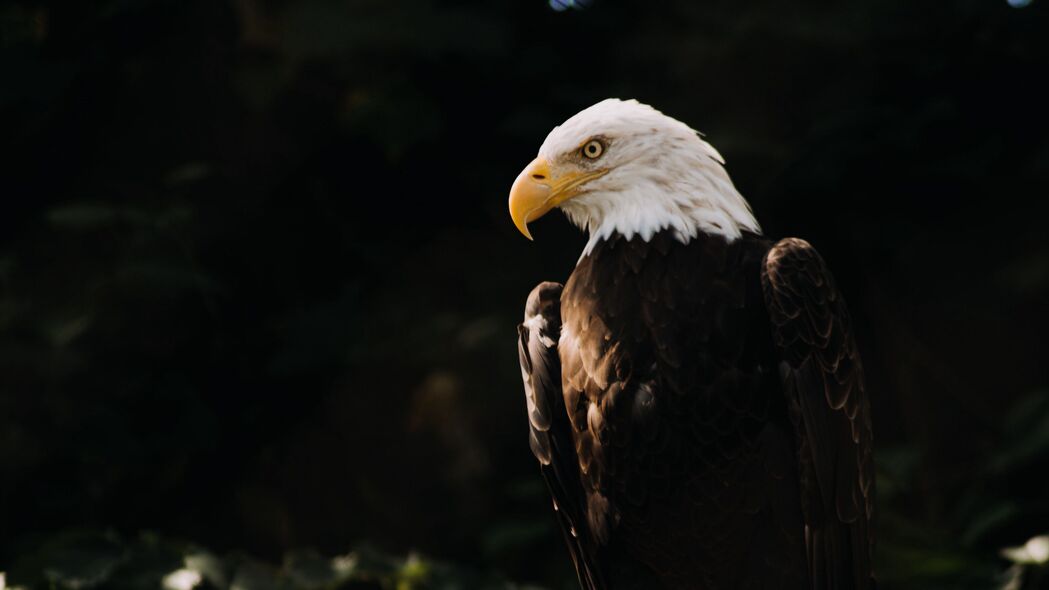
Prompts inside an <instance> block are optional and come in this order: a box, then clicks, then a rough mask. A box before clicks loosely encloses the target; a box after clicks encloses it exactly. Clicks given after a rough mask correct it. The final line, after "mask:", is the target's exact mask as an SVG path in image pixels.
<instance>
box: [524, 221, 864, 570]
mask: <svg viewBox="0 0 1049 590" xmlns="http://www.w3.org/2000/svg"><path fill="white" fill-rule="evenodd" d="M520 355H521V367H522V373H523V376H524V382H525V392H526V396H527V400H528V415H529V423H530V427H531V428H530V437H531V447H532V450H533V452H534V453H535V456H536V458H537V459H538V460H539V462H540V464H541V466H542V473H543V476H544V478H545V480H546V483H547V485H548V486H549V489H550V493H551V495H552V496H553V499H554V505H555V508H556V509H557V518H558V520H559V522H560V524H561V528H562V530H563V531H564V537H565V540H566V542H567V545H568V547H569V551H570V554H571V557H572V560H573V562H574V564H575V566H576V570H577V572H578V574H579V582H580V585H581V586H582V587H583V588H585V589H615V590H619V589H624V588H646V589H659V588H667V589H669V588H674V589H708V588H709V589H729V588H732V589H735V588H755V589H770V588H789V589H802V588H804V589H817V588H818V589H831V588H834V589H865V588H872V587H873V582H872V580H871V565H870V555H871V547H872V540H871V530H870V519H871V514H872V495H873V479H874V476H873V466H872V460H871V424H870V412H869V409H868V402H867V398H866V395H865V393H864V390H863V378H862V370H861V368H860V361H859V358H858V355H857V352H856V345H855V343H854V341H853V336H852V332H851V326H850V323H849V318H848V312H847V310H846V308H845V304H844V302H843V300H842V298H841V295H840V294H839V293H838V291H837V289H836V287H835V286H834V282H833V280H832V278H831V276H830V272H829V271H828V270H827V268H826V266H825V265H824V263H823V260H822V259H821V258H820V256H819V255H818V254H817V253H816V251H815V250H814V249H813V248H812V247H811V246H809V245H808V244H807V243H806V242H804V241H802V240H797V239H786V240H783V241H781V242H779V243H777V244H775V245H772V244H771V243H770V242H769V241H767V240H765V239H764V238H762V237H760V236H758V235H756V234H752V233H746V232H745V233H744V234H743V236H742V237H741V238H739V239H736V240H731V241H730V240H728V239H726V238H725V237H722V236H719V235H710V234H707V233H703V232H700V233H699V235H698V237H696V238H694V239H691V240H690V241H688V242H687V243H682V242H681V241H679V240H678V239H676V238H675V237H674V236H673V235H672V234H671V232H669V231H663V232H660V233H657V234H656V235H654V236H652V237H651V239H650V240H648V241H645V240H643V239H642V238H641V237H639V236H634V237H633V238H632V239H629V240H628V239H625V238H623V237H622V236H621V235H618V234H612V236H611V237H610V238H608V239H605V240H601V241H599V242H597V243H596V245H595V246H594V248H593V250H592V251H591V252H590V253H589V254H588V255H585V256H584V257H583V258H582V259H581V260H580V262H579V264H578V266H577V267H576V269H575V271H574V272H573V273H572V275H571V277H570V278H569V279H568V282H567V283H566V284H565V286H564V288H563V289H562V288H561V286H560V285H557V284H554V283H543V284H541V285H539V286H538V287H536V289H535V290H533V291H532V293H531V295H530V296H529V298H528V303H527V306H526V310H525V322H524V323H523V324H522V325H521V327H520Z"/></svg>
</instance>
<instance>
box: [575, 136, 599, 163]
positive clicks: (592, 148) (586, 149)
mask: <svg viewBox="0 0 1049 590" xmlns="http://www.w3.org/2000/svg"><path fill="white" fill-rule="evenodd" d="M580 151H581V152H583V155H584V156H586V157H587V158H590V159H591V160H596V159H598V158H600V157H601V154H603V153H605V144H603V143H601V141H600V140H597V139H591V140H590V141H588V142H586V144H584V145H583V148H582V149H581V150H580Z"/></svg>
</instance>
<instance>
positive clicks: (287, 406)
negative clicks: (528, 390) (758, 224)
mask: <svg viewBox="0 0 1049 590" xmlns="http://www.w3.org/2000/svg"><path fill="white" fill-rule="evenodd" d="M578 4H579V5H580V6H583V5H584V4H585V3H578ZM1047 33H1049V3H1047V2H1042V1H1040V0H1035V1H1034V2H1031V3H1029V4H1028V5H1024V6H1022V7H1019V8H1016V7H1013V6H1011V5H1010V4H1008V3H1007V2H1005V1H1004V0H950V1H946V2H938V3H914V2H907V1H905V0H874V1H870V2H857V3H842V4H835V5H831V4H827V3H803V4H796V3H784V2H778V1H775V0H759V1H755V2H748V3H746V4H745V5H741V4H740V3H738V2H733V1H730V0H716V1H711V2H693V1H691V0H673V1H669V2H663V3H658V4H651V3H640V2H629V1H617V0H607V1H595V2H592V3H589V6H588V7H585V8H583V9H579V10H565V11H555V10H552V9H551V8H550V6H549V3H547V2H543V1H542V0H535V1H530V2H505V3H496V2H484V1H482V0H444V1H439V0H404V1H402V2H383V1H379V0H359V1H355V2H338V1H332V0H298V1H290V0H222V1H216V0H178V1H175V0H134V1H133V0H101V1H99V2H79V3H77V2H72V3H71V2H65V3H63V2H49V1H43V0H21V1H13V2H11V1H9V2H4V3H2V4H0V74H2V79H0V121H2V128H0V170H2V174H0V197H2V199H3V210H2V211H0V466H2V471H3V476H2V479H0V570H4V571H7V572H8V577H7V582H8V583H9V584H16V583H17V584H29V585H44V586H45V587H46V586H47V585H49V584H52V583H53V584H54V585H56V586H59V587H61V586H62V585H63V584H65V585H66V586H72V585H77V584H79V585H80V586H81V587H87V586H90V585H91V584H90V583H91V582H97V584H95V587H104V586H106V585H107V584H109V585H123V586H124V587H135V585H136V584H139V585H140V587H146V586H148V587H156V581H157V580H158V579H160V578H158V576H160V577H162V576H166V575H168V574H170V573H171V572H174V571H177V570H179V569H185V568H191V567H194V568H196V567H198V566H199V568H198V570H194V571H200V572H201V579H202V583H206V584H209V585H212V586H214V587H219V588H222V587H226V586H224V584H233V580H235V579H236V576H237V575H238V572H240V571H241V569H244V571H245V572H249V573H245V574H244V576H256V577H252V578H251V579H252V580H260V581H259V582H258V583H259V584H263V585H264V584H275V585H277V586H280V585H281V584H285V585H287V584H295V583H299V582H296V581H295V580H300V577H299V575H300V573H302V569H303V568H306V569H310V571H314V572H320V573H317V574H316V575H317V576H319V577H320V578H321V579H322V581H321V582H319V583H321V584H322V585H323V584H329V583H331V584H336V585H338V584H344V583H345V584H357V583H360V584H365V585H364V586H362V587H368V586H367V584H369V583H371V584H373V586H374V585H375V584H379V585H380V587H396V585H398V584H402V583H407V584H411V583H414V582H412V581H413V580H416V578H415V577H413V576H416V575H417V574H416V573H412V572H423V574H426V575H422V574H419V575H421V576H422V577H424V578H425V579H427V580H430V582H429V583H431V584H433V585H435V586H431V587H450V586H447V585H445V586H441V585H440V584H445V582H444V581H441V580H445V579H446V578H445V573H447V576H449V577H450V578H451V579H452V580H458V581H456V582H454V583H458V584H464V585H465V587H470V588H474V587H478V586H476V585H475V584H483V583H486V582H483V580H487V579H488V578H485V577H483V576H481V577H472V576H476V575H478V574H474V573H470V572H489V571H493V572H500V573H501V575H505V576H506V577H508V578H510V579H514V580H521V581H525V582H530V583H532V582H534V583H539V584H542V585H543V586H545V587H551V588H570V587H571V586H572V584H573V582H572V573H571V571H570V564H569V563H568V559H567V556H566V554H565V551H564V549H563V547H562V541H561V539H560V538H559V536H558V534H557V531H556V529H555V527H554V523H553V520H552V514H551V510H550V505H549V500H548V498H547V495H546V491H545V489H544V488H543V486H542V483H541V481H539V480H538V478H537V472H536V468H535V465H534V460H533V459H532V457H531V456H530V454H529V451H528V448H527V444H526V429H525V425H524V416H523V401H522V399H521V395H520V393H521V392H520V383H519V369H518V367H517V358H516V351H515V349H514V335H515V330H514V326H515V324H516V322H517V321H519V317H520V312H521V306H522V303H523V299H524V297H525V295H526V294H527V293H528V291H529V290H530V288H531V287H532V286H534V284H535V283H537V282H539V281H540V280H546V279H554V280H560V279H563V278H564V277H565V276H567V274H568V272H569V271H570V270H571V267H572V264H573V263H574V261H575V260H576V257H577V255H578V252H579V250H580V248H581V246H582V240H581V238H580V236H579V235H577V233H575V232H574V231H573V230H572V229H570V228H568V227H567V224H564V223H561V222H559V220H553V221H547V220H544V221H543V222H542V223H540V224H538V225H537V226H536V228H535V229H536V232H535V233H536V235H537V241H536V242H535V243H534V244H533V243H526V242H525V241H524V240H522V239H520V237H519V236H517V235H515V230H514V228H513V227H512V225H511V224H510V223H509V220H508V219H507V216H506V213H505V195H506V191H507V189H508V187H509V184H510V182H511V181H512V179H513V178H514V177H515V176H516V174H517V172H518V170H519V169H520V167H521V166H522V165H523V164H525V163H526V162H527V161H528V160H529V159H531V157H532V156H533V155H534V153H535V150H536V149H537V147H538V145H539V144H540V142H541V140H542V138H543V137H544V136H545V134H546V132H547V131H548V130H549V129H550V128H551V127H553V126H554V125H556V124H557V123H559V122H560V121H562V120H563V119H564V118H565V117H566V116H568V115H570V114H572V113H574V112H575V111H577V110H578V109H580V108H582V107H584V106H587V105H589V104H591V103H593V102H595V101H597V100H599V99H601V98H605V97H607V96H620V97H624V98H627V97H637V98H639V99H642V100H644V101H647V102H650V103H652V104H654V105H656V106H657V107H658V108H660V109H662V110H664V111H665V112H667V113H668V114H671V115H673V116H675V117H677V118H680V119H682V120H684V121H687V122H689V123H690V124H692V125H694V126H696V127H697V128H700V129H702V130H703V131H704V132H705V133H706V134H707V136H708V138H709V139H710V140H711V141H712V142H713V144H714V145H716V146H717V147H718V149H719V150H720V151H721V152H722V153H723V154H724V155H725V156H726V158H727V160H728V167H729V171H730V172H731V174H732V175H733V178H734V179H735V180H736V182H737V184H738V185H739V186H740V188H741V190H742V192H743V193H744V194H745V195H747V196H748V198H749V199H750V201H751V202H752V204H753V205H754V208H755V210H756V212H757V214H758V217H759V219H760V220H761V221H762V223H763V226H764V227H765V228H766V230H767V232H768V233H769V234H770V235H773V236H782V235H800V236H803V237H805V238H807V239H808V240H810V241H811V242H813V243H814V244H815V245H816V246H817V247H818V248H819V249H820V250H821V252H822V253H823V254H824V256H825V257H826V258H827V259H828V261H829V262H830V264H831V266H832V268H833V269H834V271H835V274H836V276H837V278H838V280H839V283H840V284H841V286H842V288H843V290H844V291H845V293H846V295H847V297H848V299H849V303H850V307H851V309H852V311H853V315H854V316H855V322H856V324H857V329H858V330H859V333H860V344H861V346H862V347H863V354H864V360H865V366H866V369H867V377H868V381H869V390H870V392H871V396H872V401H873V410H874V419H875V434H876V441H877V442H876V444H877V445H878V446H877V457H878V463H879V477H880V479H879V503H878V508H879V513H880V515H881V516H880V523H879V532H880V534H879V539H880V541H879V555H878V561H879V572H880V578H881V580H882V584H881V587H882V588H886V589H889V590H892V589H894V588H903V589H910V588H915V589H917V588H921V589H936V588H974V589H975V588H989V587H996V586H1006V585H1008V584H1011V583H1014V582H1015V583H1016V584H1017V586H1016V588H1019V587H1020V586H1019V585H1025V586H1024V587H1033V586H1031V585H1032V584H1039V583H1042V582H1039V580H1040V579H1042V580H1044V578H1045V575H1044V573H1042V574H1040V573H1039V572H1042V571H1043V569H1040V568H1039V567H1038V566H1037V565H1035V564H1030V563H1013V562H1014V561H1015V560H1011V558H1008V557H1004V556H1003V554H1001V553H1000V550H1001V549H1003V548H1005V547H1020V546H1022V545H1024V543H1026V542H1027V540H1028V539H1030V538H1032V537H1034V536H1036V535H1039V534H1044V533H1045V532H1046V531H1047V530H1049V501H1047V500H1046V498H1049V477H1047V475H1046V474H1047V473H1049V448H1047V444H1049V395H1047V394H1046V389H1045V388H1046V386H1047V384H1049V365H1046V363H1045V362H1044V351H1045V350H1049V343H1047V342H1046V336H1045V335H1046V334H1049V309H1047V307H1046V305H1047V301H1049V272H1047V269H1049V239H1047V237H1046V232H1045V228H1044V220H1045V219H1046V218H1047V217H1049V201H1047V200H1046V199H1045V195H1046V192H1047V189H1049V109H1047V108H1046V106H1045V105H1047V104H1049V90H1047V89H1046V88H1045V87H1044V85H1041V84H1039V81H1040V79H1041V77H1042V76H1043V74H1044V72H1046V71H1049V34H1047ZM1029 392H1035V393H1029ZM142 530H154V531H157V534H156V535H155V536H154V535H142V534H141V533H140V531H142ZM75 531H113V532H111V533H90V532H75ZM172 539H192V540H193V541H194V542H196V543H201V544H202V546H206V547H210V548H213V549H212V551H213V552H209V551H205V550H203V549H200V548H198V547H195V546H191V545H190V544H189V543H181V542H177V541H173V540H172ZM304 546H305V547H315V548H316V551H315V552H312V553H305V554H300V553H295V551H296V548H299V547H304ZM368 546H371V547H376V548H377V549H374V550H365V549H359V550H357V551H355V552H354V553H353V554H352V555H355V556H356V558H357V559H359V560H363V561H361V562H360V563H364V564H378V565H361V566H360V568H361V569H359V570H358V569H354V568H356V567H358V566H357V565H354V566H353V568H349V569H338V568H336V566H335V564H336V563H340V564H348V563H352V564H357V563H358V562H357V561H354V560H352V559H351V560H349V561H345V560H343V561H337V562H336V561H332V560H331V558H330V557H326V558H321V557H318V556H320V555H324V556H334V555H340V554H344V553H345V552H346V551H347V548H350V547H368ZM413 550H418V551H420V552H421V554H424V555H432V556H434V557H435V558H436V559H437V561H435V562H432V561H430V560H428V559H421V560H418V559H414V558H407V559H401V558H397V559H394V558H388V557H382V555H384V554H391V555H408V554H410V552H411V551H413ZM212 555H214V556H215V557H201V559H203V560H204V561H201V562H199V563H198V562H196V561H194V562H193V563H194V564H197V565H191V564H190V563H189V562H187V561H186V558H187V556H212ZM286 555H301V556H304V557H295V558H285V556H286ZM1008 555H1016V554H1015V553H1009V554H1008ZM249 556H250V557H249ZM282 560H283V561H282ZM289 560H290V561H289ZM445 563H460V564H463V565H462V567H461V568H451V567H450V566H445V565H441V564H445ZM209 564H210V565H209ZM274 564H283V565H274ZM383 564H385V565H383ZM339 567H342V566H339ZM245 568H246V569H245ZM311 568H315V569H311ZM333 568H334V569H333ZM384 568H385V569H384ZM336 569H337V570H338V571H336ZM214 572H221V574H222V576H224V577H216V575H217V574H215V573H214ZM251 572H255V573H251ZM347 572H351V573H347ZM373 572H374V573H373ZM427 572H428V573H427ZM1007 572H1008V573H1007ZM256 574H257V575H256ZM1020 574H1023V575H1020ZM302 575H306V574H302ZM326 576H327V577H326ZM339 576H348V577H345V578H340V577H339ZM360 576H364V577H365V578H366V579H359V577H360ZM367 576H373V577H372V578H367ZM1039 576H1041V578H1039ZM336 578H338V579H336ZM245 579H247V578H245ZM311 579H312V578H311ZM63 580H64V581H63ZM369 580H370V581H369ZM1017 580H1021V581H1019V582H1017ZM73 581H77V582H76V583H73ZM67 582H69V583H67ZM311 583H312V582H311ZM452 583H453V582H451V581H449V582H447V584H452ZM493 583H495V584H500V583H501V582H493ZM383 584H386V586H382V585H383ZM391 585H392V586H391ZM302 587H309V586H308V585H306V584H304V585H303V586H302ZM351 587H353V586H351ZM1010 590H1015V588H1011V589H1010Z"/></svg>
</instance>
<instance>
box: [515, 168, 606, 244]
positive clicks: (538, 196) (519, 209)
mask: <svg viewBox="0 0 1049 590" xmlns="http://www.w3.org/2000/svg"><path fill="white" fill-rule="evenodd" d="M605 172H607V170H594V171H582V170H580V171H566V172H564V173H563V174H559V175H557V176H554V175H553V174H552V173H551V170H550V164H549V163H547V161H546V158H543V157H542V156H540V157H538V158H536V159H534V160H532V163H531V164H529V165H528V166H526V167H525V169H524V170H522V171H521V173H520V174H518V175H517V180H514V185H513V186H512V187H510V218H511V219H513V220H514V225H516V226H517V229H518V230H520V232H521V233H522V234H524V236H525V237H526V238H528V239H529V240H531V239H532V234H531V233H529V231H528V224H529V223H530V222H532V221H535V220H536V219H539V218H540V217H542V216H543V215H546V214H547V213H548V212H549V211H550V210H551V209H553V208H554V207H557V206H558V205H560V204H561V203H564V202H565V201H567V200H568V199H571V198H572V197H574V196H576V195H578V194H579V190H578V189H579V187H580V186H581V185H582V184H584V183H586V182H587V181H590V180H593V179H594V178H597V177H598V176H602V175H604V174H605Z"/></svg>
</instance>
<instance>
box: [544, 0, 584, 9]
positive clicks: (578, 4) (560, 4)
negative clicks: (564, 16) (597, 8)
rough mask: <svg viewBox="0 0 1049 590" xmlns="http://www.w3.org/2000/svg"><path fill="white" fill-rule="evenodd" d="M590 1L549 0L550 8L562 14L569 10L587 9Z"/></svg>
mask: <svg viewBox="0 0 1049 590" xmlns="http://www.w3.org/2000/svg"><path fill="white" fill-rule="evenodd" d="M591 2H592V0H550V2H549V3H550V8H553V9H554V10H556V11H557V12H564V11H566V10H568V9H569V8H574V9H576V10H582V9H584V8H588V7H589V6H590V4H591Z"/></svg>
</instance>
